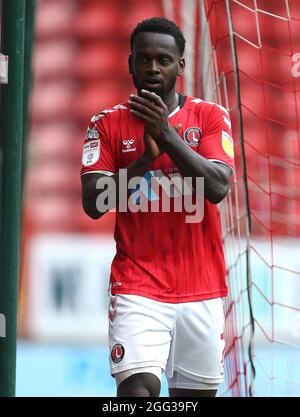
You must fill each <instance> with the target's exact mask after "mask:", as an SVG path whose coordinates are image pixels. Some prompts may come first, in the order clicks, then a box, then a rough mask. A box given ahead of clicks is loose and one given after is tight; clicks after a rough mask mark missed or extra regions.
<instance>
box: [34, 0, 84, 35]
mask: <svg viewBox="0 0 300 417" xmlns="http://www.w3.org/2000/svg"><path fill="white" fill-rule="evenodd" d="M75 12H76V2H74V1H73V0H63V1H62V0H46V1H45V0H43V1H41V2H39V4H38V9H37V16H36V25H35V33H36V37H37V39H41V38H52V39H53V38H55V37H60V38H61V37H69V36H71V35H72V29H71V27H72V21H73V20H74V15H75Z"/></svg>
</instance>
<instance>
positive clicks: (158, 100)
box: [139, 90, 165, 106]
mask: <svg viewBox="0 0 300 417" xmlns="http://www.w3.org/2000/svg"><path fill="white" fill-rule="evenodd" d="M139 97H145V98H146V99H147V100H148V101H150V102H153V103H155V104H156V105H163V106H165V104H164V102H163V101H162V99H161V97H159V96H158V95H157V94H155V93H154V92H153V91H148V90H141V91H140V95H139Z"/></svg>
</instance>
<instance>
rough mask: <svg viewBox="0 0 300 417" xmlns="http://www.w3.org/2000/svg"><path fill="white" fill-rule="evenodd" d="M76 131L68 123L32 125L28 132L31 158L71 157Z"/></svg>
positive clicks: (61, 158)
mask: <svg viewBox="0 0 300 417" xmlns="http://www.w3.org/2000/svg"><path fill="white" fill-rule="evenodd" d="M76 135H77V132H76V130H75V129H74V127H72V126H71V125H70V124H68V123H60V124H59V123H55V122H54V123H46V124H43V125H38V126H36V125H35V127H33V129H32V130H31V133H30V142H29V146H30V155H31V157H32V158H33V160H36V159H38V160H39V161H42V162H44V161H47V160H56V161H57V160H59V159H60V160H62V161H67V160H68V159H70V158H72V153H73V147H72V144H73V143H75V142H76V141H77V136H76Z"/></svg>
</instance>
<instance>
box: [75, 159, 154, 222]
mask: <svg viewBox="0 0 300 417" xmlns="http://www.w3.org/2000/svg"><path fill="white" fill-rule="evenodd" d="M153 162H154V160H153V159H152V158H151V157H150V156H147V155H145V154H144V155H142V156H140V157H139V158H138V159H137V160H136V161H134V162H133V163H132V164H130V165H128V167H127V168H126V169H127V180H128V181H129V180H130V179H131V178H133V177H140V176H143V175H144V174H145V172H146V171H148V170H149V169H150V167H151V165H152V164H153ZM119 175H120V174H119V172H117V173H115V174H113V175H112V176H111V178H112V179H113V180H114V182H115V184H116V203H117V204H118V196H119V182H120V181H119ZM101 177H105V174H100V173H86V174H84V175H82V176H81V186H82V206H83V209H84V211H85V212H86V214H87V215H88V216H89V217H91V218H92V219H95V220H96V219H99V218H100V217H101V216H103V214H105V213H107V212H108V211H109V210H108V209H106V210H105V211H101V208H100V207H99V205H98V206H97V203H96V202H97V198H98V196H99V195H100V194H101V193H102V192H104V191H105V190H102V191H101V189H99V187H98V188H97V182H98V180H99V179H100V178H101ZM112 208H114V207H109V209H112Z"/></svg>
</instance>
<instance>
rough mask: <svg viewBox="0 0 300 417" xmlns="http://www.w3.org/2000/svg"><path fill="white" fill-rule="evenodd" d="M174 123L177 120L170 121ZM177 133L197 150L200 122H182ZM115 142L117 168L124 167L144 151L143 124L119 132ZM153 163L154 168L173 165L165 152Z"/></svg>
mask: <svg viewBox="0 0 300 417" xmlns="http://www.w3.org/2000/svg"><path fill="white" fill-rule="evenodd" d="M178 123H179V122H178ZM175 124H177V122H176V123H174V121H172V123H171V125H172V126H175ZM178 135H179V137H180V138H181V140H182V141H184V142H185V143H186V144H187V145H188V146H189V147H190V148H191V149H192V150H194V151H195V152H198V148H199V144H200V140H201V136H202V129H201V123H199V122H196V123H195V122H194V123H186V124H182V128H181V129H180V131H179V132H178ZM115 143H116V145H117V149H116V155H117V160H118V161H117V162H118V165H119V168H126V167H127V166H128V165H129V164H131V163H132V162H134V161H136V160H137V159H138V158H139V157H140V156H141V155H142V154H143V153H144V151H145V143H144V126H143V125H141V126H139V127H138V128H136V129H135V130H131V129H126V131H124V132H120V134H119V136H118V137H117V138H116V141H115ZM154 165H155V168H159V169H169V168H172V167H175V164H174V162H173V161H172V159H171V158H170V157H169V155H168V154H167V153H166V152H165V153H163V154H162V155H161V156H160V157H159V158H157V160H156V161H155V163H154Z"/></svg>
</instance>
